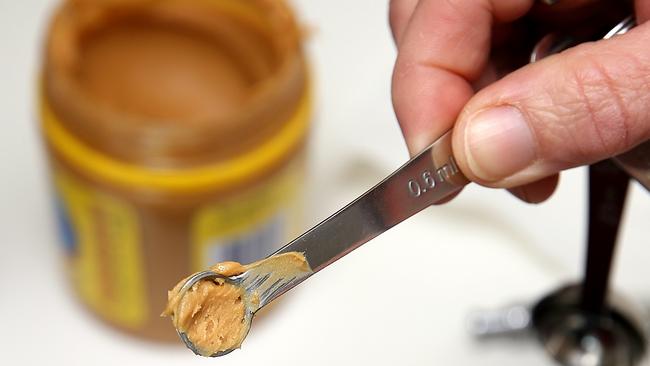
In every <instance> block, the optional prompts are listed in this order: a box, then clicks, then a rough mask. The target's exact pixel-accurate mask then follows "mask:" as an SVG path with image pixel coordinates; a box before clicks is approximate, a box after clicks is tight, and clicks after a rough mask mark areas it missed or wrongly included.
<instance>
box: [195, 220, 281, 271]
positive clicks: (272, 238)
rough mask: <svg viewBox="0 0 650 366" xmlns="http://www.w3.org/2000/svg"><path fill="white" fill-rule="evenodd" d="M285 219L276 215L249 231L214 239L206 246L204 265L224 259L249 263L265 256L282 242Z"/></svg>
mask: <svg viewBox="0 0 650 366" xmlns="http://www.w3.org/2000/svg"><path fill="white" fill-rule="evenodd" d="M285 221H286V220H285V218H284V217H283V216H282V215H276V216H274V217H272V218H271V219H270V220H268V221H266V222H264V223H262V224H261V225H260V226H258V227H256V228H253V229H251V231H250V232H246V233H242V234H241V235H237V236H233V237H229V238H221V239H218V240H214V241H213V242H211V243H210V245H209V246H208V249H207V253H206V254H207V255H206V257H207V258H205V263H204V265H205V266H209V265H212V264H214V263H216V262H222V261H226V260H229V261H233V260H234V261H237V262H240V263H251V262H255V261H258V260H260V259H262V258H264V257H266V256H267V255H269V254H271V253H272V252H274V251H275V250H276V249H278V248H279V247H280V246H281V245H283V244H284V243H283V242H282V240H283V238H284V236H285V231H286V223H285Z"/></svg>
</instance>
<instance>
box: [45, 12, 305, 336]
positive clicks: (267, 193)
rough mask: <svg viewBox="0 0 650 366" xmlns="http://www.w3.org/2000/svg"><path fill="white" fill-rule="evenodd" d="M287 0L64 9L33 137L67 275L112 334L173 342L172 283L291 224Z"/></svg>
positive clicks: (293, 59) (277, 236)
mask: <svg viewBox="0 0 650 366" xmlns="http://www.w3.org/2000/svg"><path fill="white" fill-rule="evenodd" d="M301 41H302V39H301V34H300V30H299V28H298V26H297V24H296V23H295V21H294V19H293V16H292V14H291V10H290V9H289V8H288V7H287V6H286V5H285V4H284V2H283V1H258V0H246V1H242V0H213V1H202V0H192V1H187V0H185V1H175V0H164V1H148V0H132V1H100V0H74V1H73V0H70V1H63V2H62V3H61V4H60V5H59V7H58V9H57V10H56V12H55V14H54V17H53V20H52V22H51V26H50V28H49V31H48V33H47V35H46V37H45V52H44V55H43V57H44V62H43V81H42V88H43V90H42V92H41V96H40V108H41V121H42V123H41V125H42V130H43V135H44V139H45V142H46V144H47V152H48V156H49V157H50V165H51V171H52V172H51V175H52V180H53V183H54V196H55V203H54V205H55V210H56V214H57V219H58V222H59V227H60V229H59V230H60V232H61V236H62V241H63V243H64V247H65V252H66V260H67V262H68V266H69V268H68V270H69V272H70V277H71V279H72V281H73V284H74V286H75V289H76V290H77V292H78V294H79V296H80V298H81V299H82V300H83V302H84V303H85V304H86V305H88V306H89V307H90V309H92V310H93V311H94V312H95V313H97V314H98V315H99V316H101V317H102V319H104V320H107V321H108V322H110V323H111V324H114V325H116V326H119V327H120V328H121V329H124V330H127V331H129V332H132V333H135V334H138V335H143V336H146V337H150V338H156V339H176V338H177V336H176V333H175V332H174V331H173V330H172V329H171V328H170V327H169V324H168V322H167V321H165V320H164V319H161V317H160V315H159V314H160V313H161V309H163V308H164V306H165V304H166V301H167V299H166V296H165V294H166V291H167V290H169V289H170V288H171V287H173V284H174V282H175V281H178V279H179V278H183V277H185V276H187V275H188V274H189V273H192V272H195V271H199V270H202V269H204V268H206V267H208V266H209V265H211V264H214V263H216V262H220V261H225V260H233V261H239V262H243V263H249V262H253V261H256V260H258V259H261V258H263V257H265V256H266V255H267V254H268V253H270V252H273V251H274V250H275V249H277V248H278V247H279V246H280V245H281V244H282V243H284V242H286V241H288V240H290V239H291V238H293V237H294V236H295V235H296V234H297V233H299V230H300V228H301V226H300V225H299V224H298V221H299V219H300V217H301V215H302V213H301V212H300V210H299V207H298V206H299V204H300V203H299V202H297V201H298V200H299V194H298V192H299V191H300V190H299V189H298V188H299V187H300V182H302V181H303V180H304V174H303V170H304V169H303V166H302V165H303V164H302V163H303V159H302V156H301V155H302V150H303V147H304V141H305V139H306V133H307V128H308V118H309V114H310V104H311V100H310V99H309V98H310V96H309V95H308V86H307V75H306V74H307V72H306V65H305V61H304V58H303V55H302V47H301Z"/></svg>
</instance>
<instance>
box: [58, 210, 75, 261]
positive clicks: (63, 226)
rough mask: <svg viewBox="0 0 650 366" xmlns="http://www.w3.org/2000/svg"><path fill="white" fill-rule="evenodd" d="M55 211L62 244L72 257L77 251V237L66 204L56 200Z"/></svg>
mask: <svg viewBox="0 0 650 366" xmlns="http://www.w3.org/2000/svg"><path fill="white" fill-rule="evenodd" d="M54 209H55V211H56V222H57V226H58V227H59V235H60V237H61V243H62V244H63V247H64V249H65V251H66V253H67V254H69V255H72V254H74V253H75V252H76V250H77V235H76V234H75V232H74V228H73V227H72V223H71V222H70V214H69V213H68V210H67V208H66V206H65V203H64V202H63V201H62V200H61V199H60V198H58V197H57V198H56V199H55V200H54Z"/></svg>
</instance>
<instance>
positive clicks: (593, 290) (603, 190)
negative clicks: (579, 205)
mask: <svg viewBox="0 0 650 366" xmlns="http://www.w3.org/2000/svg"><path fill="white" fill-rule="evenodd" d="M629 181H630V177H629V176H628V175H627V174H626V173H625V172H624V171H622V170H621V169H619V168H618V167H617V166H616V165H615V164H614V163H613V162H612V161H611V160H605V161H602V162H600V163H596V164H594V165H592V166H590V167H589V233H588V238H587V261H586V266H585V277H584V280H583V284H582V296H581V308H582V310H584V311H586V312H589V313H594V314H597V313H599V312H600V311H601V310H602V309H603V306H604V305H605V301H606V297H607V287H608V283H609V275H610V272H611V267H612V259H613V257H614V249H615V248H616V237H617V235H618V228H619V226H620V222H621V216H622V215H623V207H624V205H625V197H626V195H627V188H628V185H629Z"/></svg>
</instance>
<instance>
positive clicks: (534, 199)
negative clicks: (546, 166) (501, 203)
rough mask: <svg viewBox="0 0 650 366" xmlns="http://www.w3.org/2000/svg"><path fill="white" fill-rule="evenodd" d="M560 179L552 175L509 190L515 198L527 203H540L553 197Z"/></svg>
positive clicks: (556, 175)
mask: <svg viewBox="0 0 650 366" xmlns="http://www.w3.org/2000/svg"><path fill="white" fill-rule="evenodd" d="M559 179H560V175H559V174H553V175H551V176H549V177H546V178H542V179H540V180H538V181H535V182H532V183H529V184H525V185H522V186H518V187H514V188H511V189H509V191H510V193H512V194H513V195H514V196H515V197H517V198H519V199H520V200H522V201H524V202H527V203H541V202H544V201H546V200H547V199H548V198H549V197H551V196H552V195H553V193H554V192H555V189H556V188H557V185H558V182H559Z"/></svg>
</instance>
